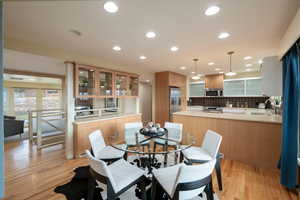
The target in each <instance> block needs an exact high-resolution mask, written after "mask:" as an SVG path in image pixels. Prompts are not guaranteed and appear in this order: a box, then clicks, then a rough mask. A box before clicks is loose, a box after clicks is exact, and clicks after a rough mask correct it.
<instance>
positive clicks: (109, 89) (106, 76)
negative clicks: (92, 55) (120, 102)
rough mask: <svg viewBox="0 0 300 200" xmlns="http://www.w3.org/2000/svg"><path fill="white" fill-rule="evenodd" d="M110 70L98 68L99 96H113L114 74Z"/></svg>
mask: <svg viewBox="0 0 300 200" xmlns="http://www.w3.org/2000/svg"><path fill="white" fill-rule="evenodd" d="M113 74H114V73H113V72H112V71H106V70H100V71H98V73H97V75H98V80H99V84H98V86H99V94H98V95H99V96H101V97H113V95H114V94H113V90H114V87H113V86H114V80H113V78H114V76H113Z"/></svg>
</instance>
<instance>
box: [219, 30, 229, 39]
mask: <svg viewBox="0 0 300 200" xmlns="http://www.w3.org/2000/svg"><path fill="white" fill-rule="evenodd" d="M229 36H230V34H229V33H227V32H223V33H220V34H219V36H218V38H219V39H225V38H228V37H229Z"/></svg>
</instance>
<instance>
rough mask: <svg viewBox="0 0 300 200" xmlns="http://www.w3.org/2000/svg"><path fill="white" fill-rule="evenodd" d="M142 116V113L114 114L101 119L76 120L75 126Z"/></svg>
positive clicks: (100, 117)
mask: <svg viewBox="0 0 300 200" xmlns="http://www.w3.org/2000/svg"><path fill="white" fill-rule="evenodd" d="M137 115H139V116H141V115H142V114H141V113H118V114H112V115H107V116H99V117H86V118H81V119H76V120H75V121H74V122H73V124H77V125H78V124H87V123H91V122H100V121H105V120H112V119H118V118H124V117H125V118H126V117H132V116H137Z"/></svg>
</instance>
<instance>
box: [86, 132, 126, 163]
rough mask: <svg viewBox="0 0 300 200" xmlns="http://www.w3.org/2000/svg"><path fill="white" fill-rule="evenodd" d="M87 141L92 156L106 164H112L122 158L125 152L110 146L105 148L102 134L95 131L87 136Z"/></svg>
mask: <svg viewBox="0 0 300 200" xmlns="http://www.w3.org/2000/svg"><path fill="white" fill-rule="evenodd" d="M89 141H90V144H91V147H92V151H93V154H94V156H95V157H96V158H97V159H101V160H103V161H106V162H114V161H116V160H119V159H121V158H123V156H124V154H125V152H124V151H121V150H118V149H116V148H114V147H112V146H106V144H105V141H104V138H103V135H102V132H101V131H100V130H96V131H94V132H92V133H91V134H90V135H89Z"/></svg>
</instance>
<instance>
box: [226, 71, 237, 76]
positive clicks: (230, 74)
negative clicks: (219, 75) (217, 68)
mask: <svg viewBox="0 0 300 200" xmlns="http://www.w3.org/2000/svg"><path fill="white" fill-rule="evenodd" d="M225 75H226V76H235V75H236V72H227V73H226V74H225Z"/></svg>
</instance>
